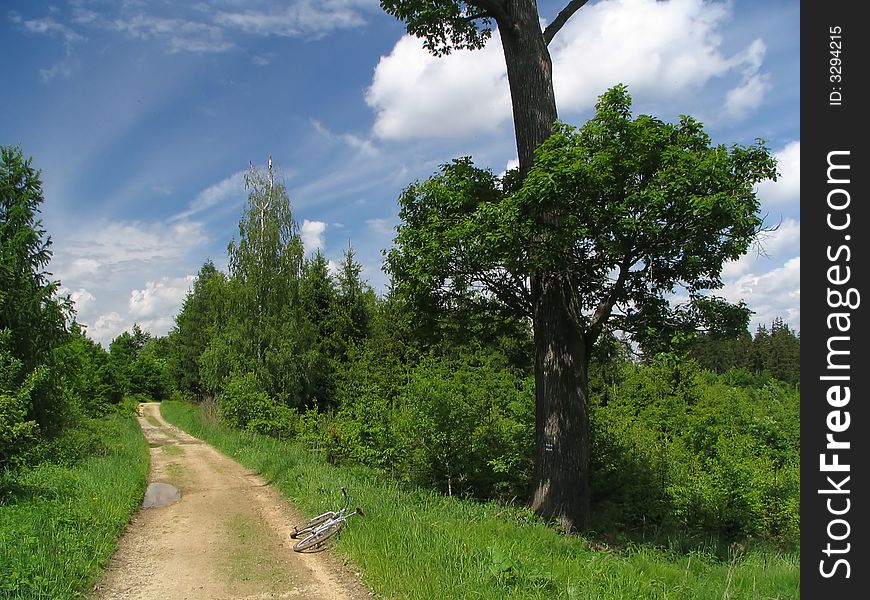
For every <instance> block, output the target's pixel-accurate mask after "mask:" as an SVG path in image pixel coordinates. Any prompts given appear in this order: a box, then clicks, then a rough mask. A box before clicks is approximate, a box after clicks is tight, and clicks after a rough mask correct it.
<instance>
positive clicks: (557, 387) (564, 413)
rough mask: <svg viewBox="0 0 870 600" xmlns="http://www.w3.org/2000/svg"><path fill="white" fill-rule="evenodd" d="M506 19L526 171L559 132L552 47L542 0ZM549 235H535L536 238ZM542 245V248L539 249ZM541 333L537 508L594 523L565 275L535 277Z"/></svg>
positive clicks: (581, 361) (584, 357)
mask: <svg viewBox="0 0 870 600" xmlns="http://www.w3.org/2000/svg"><path fill="white" fill-rule="evenodd" d="M506 4H507V5H508V6H507V12H508V16H509V19H508V22H502V21H499V35H500V36H501V41H502V46H503V48H504V56H505V64H506V66H507V73H508V83H509V85H510V92H511V103H512V108H513V118H514V130H515V133H516V140H517V154H518V158H519V162H520V174H521V176H523V177H525V175H526V174H527V173H528V172H529V170H530V169H531V167H532V163H533V161H534V151H535V149H536V148H537V147H538V146H539V145H540V144H541V143H542V142H544V141H545V140H546V139H547V138H548V137H550V135H551V134H552V132H553V123H554V122H555V121H556V118H557V113H556V100H555V94H554V92H553V72H552V62H551V59H550V53H549V51H548V50H547V44H546V42H545V41H544V37H543V34H542V32H541V26H540V22H539V20H538V10H537V5H536V2H535V0H516V1H514V2H510V3H506ZM536 218H537V220H538V222H540V223H542V224H546V225H547V226H548V228H549V227H553V228H556V229H558V228H559V226H560V224H561V221H562V215H560V214H559V213H558V212H556V211H555V210H552V209H551V210H546V211H544V210H542V211H541V214H538V215H536ZM539 241H541V240H533V242H532V243H533V244H535V243H538V242H539ZM533 251H534V249H533ZM531 287H532V290H531V291H532V302H533V315H532V323H533V327H534V337H535V354H536V357H535V443H536V460H535V472H534V480H533V486H534V490H533V494H532V508H533V509H534V510H535V511H536V512H537V513H539V514H541V515H542V516H544V517H545V518H548V519H553V520H555V521H556V522H558V523H559V525H560V527H562V528H563V529H565V530H566V531H575V530H578V529H585V528H587V527H588V526H589V497H590V494H589V418H588V413H587V409H586V390H587V371H586V370H587V365H588V353H587V348H586V345H585V339H584V337H583V332H582V331H580V330H579V329H578V325H577V322H576V320H575V319H574V318H572V313H571V309H570V302H569V299H570V298H571V296H572V290H571V288H570V286H569V284H568V282H567V281H566V280H565V278H564V277H562V276H561V275H559V274H558V273H550V272H538V273H535V274H534V275H533V276H532V277H531Z"/></svg>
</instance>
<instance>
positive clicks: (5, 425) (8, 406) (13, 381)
mask: <svg viewBox="0 0 870 600" xmlns="http://www.w3.org/2000/svg"><path fill="white" fill-rule="evenodd" d="M10 338H11V332H10V331H9V330H5V331H0V471H2V470H3V469H6V468H9V467H16V466H18V465H19V464H20V463H22V462H24V461H26V460H27V458H28V455H29V454H30V452H32V449H33V447H34V446H35V445H36V443H37V442H38V439H39V438H38V433H39V425H38V424H37V422H36V421H35V420H33V418H32V417H31V414H32V401H31V394H32V393H33V391H34V389H36V388H38V386H39V383H40V379H44V377H45V368H44V367H43V368H38V369H36V370H34V371H32V372H30V373H28V374H27V375H25V376H24V379H23V381H22V377H21V371H22V369H23V367H22V363H21V361H20V360H18V359H16V358H15V357H14V356H13V355H12V353H11V351H10V348H9V347H10V346H11V344H10Z"/></svg>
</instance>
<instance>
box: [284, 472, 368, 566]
mask: <svg viewBox="0 0 870 600" xmlns="http://www.w3.org/2000/svg"><path fill="white" fill-rule="evenodd" d="M341 495H342V497H343V498H344V504H343V506H342V507H341V508H340V509H339V510H337V511H327V512H325V513H322V514H320V515H318V516H316V517H314V518H313V519H311V520H310V521H308V523H306V524H305V526H303V527H302V528H301V529H299V528H297V527H294V528H293V533H292V534H290V537H292V538H298V537H300V536H303V537H302V539H300V540H299V541H298V542H296V544H295V545H294V546H293V550H295V551H296V552H301V551H302V550H306V549H308V548H312V547H314V548H316V547H319V546H320V545H321V544H323V542H325V541H326V540H327V539H329V538H331V537H332V536H333V535H335V534H336V533H338V532H339V530H341V528H342V527H343V526H344V524H345V523H346V522H347V520H348V519H349V518H350V517H352V516H353V515H359V516H361V517H362V516H365V512H364V511H363V509H362V507H359V506H357V507H356V508H354V509H353V510H351V509H350V508H349V506H348V505H349V503H350V498H349V497H348V495H347V489H346V488H345V487H344V486H342V488H341Z"/></svg>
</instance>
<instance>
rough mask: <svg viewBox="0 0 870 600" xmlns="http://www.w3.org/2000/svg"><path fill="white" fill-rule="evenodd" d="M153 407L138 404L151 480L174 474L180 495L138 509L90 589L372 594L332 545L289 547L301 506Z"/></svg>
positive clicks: (111, 593) (170, 596)
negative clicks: (312, 549)
mask: <svg viewBox="0 0 870 600" xmlns="http://www.w3.org/2000/svg"><path fill="white" fill-rule="evenodd" d="M159 408H160V407H159V404H156V403H149V404H143V405H141V411H140V417H139V423H140V425H141V427H142V430H143V432H144V433H145V437H146V439H147V440H148V443H149V445H150V446H151V473H150V475H149V482H151V483H155V482H161V483H167V484H170V485H172V486H174V487H176V488H178V489H179V490H180V492H181V498H180V499H179V500H177V501H174V502H172V503H171V504H168V505H165V506H158V507H154V508H141V509H140V510H139V511H138V512H137V513H136V515H135V516H134V518H133V521H132V522H131V524H130V526H129V528H128V529H127V532H126V533H125V534H124V536H123V537H122V538H121V540H120V542H119V546H118V551H117V552H116V553H115V555H114V556H113V557H112V559H111V561H110V563H109V565H108V568H107V570H106V572H105V574H104V576H103V578H102V579H101V580H100V581H99V583H98V584H97V585H96V587H95V589H94V598H95V599H98V600H103V599H106V600H108V599H113V600H114V599H133V598H141V599H143V600H144V599H148V600H157V599H159V600H176V599H177V600H181V599H185V600H195V599H201V600H223V599H227V600H228V599H244V598H248V599H255V598H256V599H259V598H303V597H304V598H312V599H316V598H320V599H323V600H338V599H350V600H355V599H358V598H370V597H371V596H370V594H369V592H368V590H366V589H365V587H364V586H363V585H362V584H361V583H360V582H359V578H358V577H357V576H356V575H355V574H354V573H353V572H352V571H349V570H348V567H346V566H344V565H342V564H341V562H340V561H339V560H338V559H337V558H336V557H334V556H333V555H332V554H331V553H330V552H329V551H327V552H320V553H316V554H300V553H297V552H293V550H292V548H291V546H292V543H291V542H292V540H291V539H290V538H289V536H288V531H290V529H292V526H293V525H294V524H296V523H299V522H301V521H302V520H303V519H302V517H301V515H299V513H298V512H296V511H295V510H294V509H293V508H292V507H291V506H290V505H289V504H287V502H286V501H285V500H284V499H283V498H282V497H281V496H280V495H279V494H278V493H277V492H276V491H275V490H273V489H272V488H270V487H268V486H267V485H266V482H265V481H263V479H262V478H260V477H259V476H257V475H256V474H253V473H251V472H250V471H248V470H246V469H245V468H244V467H242V466H241V465H239V464H238V463H237V462H235V461H234V460H232V459H230V458H228V457H226V456H224V455H223V454H221V453H220V452H218V451H217V450H215V449H214V448H212V447H211V446H209V445H208V444H206V443H204V442H202V441H200V440H198V439H196V438H194V437H191V436H189V435H187V434H186V433H184V432H183V431H181V430H180V429H178V428H176V427H173V426H172V425H169V424H168V423H167V422H166V421H164V420H163V418H162V417H161V416H160V410H159ZM167 489H169V490H171V488H168V487H166V486H164V487H163V491H164V492H165V490H167ZM167 501H170V502H171V501H172V498H171V495H170V497H168V498H167ZM158 503H160V502H158Z"/></svg>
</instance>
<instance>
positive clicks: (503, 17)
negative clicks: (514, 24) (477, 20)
mask: <svg viewBox="0 0 870 600" xmlns="http://www.w3.org/2000/svg"><path fill="white" fill-rule="evenodd" d="M474 4H476V5H478V6H479V7H480V8H482V9H483V11H482V12H484V13H486V14H487V15H488V16H491V17H492V18H493V19H495V21H496V23H498V24H499V25H501V26H503V27H504V26H506V25H508V24H510V22H511V17H510V15H509V14H508V11H507V9H506V8H505V4H504V0H474Z"/></svg>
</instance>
